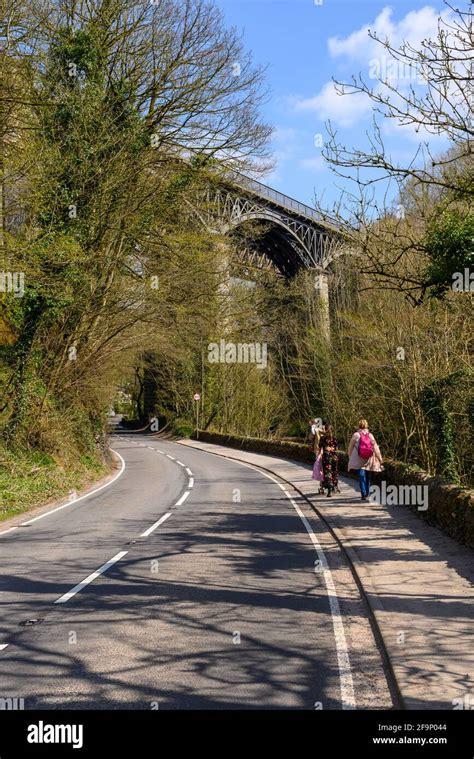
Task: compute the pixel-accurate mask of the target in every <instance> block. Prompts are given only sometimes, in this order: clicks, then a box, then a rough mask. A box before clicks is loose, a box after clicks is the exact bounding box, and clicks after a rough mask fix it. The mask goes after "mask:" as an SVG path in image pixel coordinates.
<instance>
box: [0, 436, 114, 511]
mask: <svg viewBox="0 0 474 759" xmlns="http://www.w3.org/2000/svg"><path fill="white" fill-rule="evenodd" d="M110 470H111V465H110V464H108V463H106V462H104V461H103V460H101V459H100V458H99V456H97V457H95V456H92V455H82V456H78V457H77V459H76V460H74V461H73V462H72V463H71V462H68V464H67V466H66V465H64V464H62V463H60V462H57V461H56V460H55V459H54V458H53V457H52V456H49V455H48V454H47V453H41V452H39V451H15V452H12V451H10V450H6V449H5V448H4V447H3V446H1V445H0V522H1V521H3V520H5V519H9V518H10V517H13V516H16V515H17V514H21V513H23V512H26V511H29V510H30V509H32V508H33V507H34V506H41V505H42V504H44V503H46V502H47V501H49V500H51V499H60V498H64V497H65V496H67V495H69V494H70V493H71V492H72V491H78V490H81V489H83V488H85V487H87V486H88V485H89V484H91V483H92V482H94V480H97V479H99V478H100V477H102V476H104V475H106V474H107V473H108V472H110Z"/></svg>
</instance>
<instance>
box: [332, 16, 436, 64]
mask: <svg viewBox="0 0 474 759" xmlns="http://www.w3.org/2000/svg"><path fill="white" fill-rule="evenodd" d="M439 15H440V14H439V12H438V11H436V10H435V9H434V8H431V7H430V6H425V7H424V8H420V10H418V11H410V12H409V13H407V15H406V16H404V17H403V18H402V19H401V20H400V21H398V22H396V21H394V20H393V8H390V7H385V8H384V9H383V10H382V11H381V12H380V13H379V15H378V16H377V18H376V19H375V21H374V22H373V23H371V24H364V25H363V26H362V27H361V28H360V29H358V30H357V31H355V32H352V34H349V35H348V36H347V37H345V38H344V37H343V38H340V37H330V39H329V40H328V47H329V52H330V54H331V56H332V57H333V58H336V57H337V56H341V55H343V56H346V57H347V58H350V59H352V60H357V61H368V60H369V59H370V58H373V57H374V56H377V55H380V54H381V46H380V44H379V43H377V42H375V41H374V40H372V39H371V38H370V37H369V35H368V31H369V29H370V30H371V31H372V32H375V33H376V34H377V36H378V37H380V38H381V39H383V40H384V39H386V38H387V39H388V40H389V41H390V43H391V45H392V47H399V46H400V45H401V44H402V43H403V42H409V43H410V44H411V45H413V46H414V47H419V46H420V45H421V43H422V42H423V40H426V39H427V38H429V37H431V38H433V37H436V33H437V29H438V19H439ZM441 15H443V16H445V17H446V16H448V15H449V14H448V13H444V14H441Z"/></svg>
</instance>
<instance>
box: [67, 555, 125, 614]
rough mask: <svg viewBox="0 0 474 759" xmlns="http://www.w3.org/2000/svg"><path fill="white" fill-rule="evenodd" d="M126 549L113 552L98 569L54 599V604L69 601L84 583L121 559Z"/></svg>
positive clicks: (83, 586)
mask: <svg viewBox="0 0 474 759" xmlns="http://www.w3.org/2000/svg"><path fill="white" fill-rule="evenodd" d="M127 553H128V551H120V553H117V554H115V556H112V558H111V559H109V561H107V562H106V563H105V564H102V566H101V567H99V569H97V570H96V571H95V572H93V573H92V574H91V575H89V576H88V577H86V579H85V580H83V581H82V582H80V583H79V584H78V585H75V586H74V587H73V588H72V589H71V590H69V591H68V592H67V593H64V595H63V596H61V597H60V598H58V599H57V601H55V602H54V603H55V604H65V603H66V601H69V599H70V598H72V597H73V596H75V595H76V593H79V592H80V591H81V590H82V589H83V588H85V587H86V585H90V583H91V582H94V580H96V579H97V578H98V577H100V575H102V574H104V572H107V570H108V569H109V568H110V567H111V566H112V565H113V564H116V563H117V561H120V559H123V557H124V556H126V555H127Z"/></svg>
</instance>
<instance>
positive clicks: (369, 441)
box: [347, 419, 383, 501]
mask: <svg viewBox="0 0 474 759" xmlns="http://www.w3.org/2000/svg"><path fill="white" fill-rule="evenodd" d="M347 452H348V454H349V464H348V467H347V468H348V470H349V471H350V470H351V469H356V470H357V471H358V472H359V485H360V494H361V496H362V500H363V501H368V499H369V491H370V472H381V471H382V470H383V459H382V454H381V453H380V448H379V447H378V445H377V441H376V439H375V438H374V436H373V435H372V433H371V432H369V423H368V421H367V419H361V420H360V421H359V429H358V430H357V432H354V434H353V435H352V438H351V442H350V443H349V450H348V451H347Z"/></svg>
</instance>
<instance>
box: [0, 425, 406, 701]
mask: <svg viewBox="0 0 474 759" xmlns="http://www.w3.org/2000/svg"><path fill="white" fill-rule="evenodd" d="M112 447H113V448H114V450H116V451H117V452H118V453H119V454H120V456H121V457H122V458H123V462H124V463H123V472H122V474H121V475H120V476H119V477H118V478H117V479H116V480H115V481H114V482H113V483H112V484H110V485H108V486H107V487H104V488H103V489H102V490H100V491H99V492H97V493H96V494H93V495H91V496H89V497H87V498H84V499H82V500H79V501H77V502H73V503H71V504H68V505H67V506H66V507H65V508H62V509H60V510H58V511H55V512H54V513H49V512H50V511H51V510H52V509H51V508H50V509H47V510H46V511H45V510H44V509H43V510H41V511H39V512H35V513H32V514H29V515H27V516H26V517H23V519H22V520H21V521H22V523H23V524H24V523H25V522H26V523H27V524H26V525H25V526H19V520H16V521H15V522H14V523H2V524H1V525H0V607H1V618H0V708H1V703H2V702H1V699H8V698H17V699H23V700H24V701H23V704H24V708H26V709H41V708H57V709H84V708H94V709H258V708H260V709H262V708H263V709H281V708H284V709H311V710H312V709H320V708H322V709H341V708H344V709H350V708H359V709H360V708H362V709H364V708H378V709H383V708H391V706H392V701H391V698H390V694H389V691H388V687H387V683H386V679H385V674H384V671H383V666H382V661H381V656H380V654H379V651H378V649H377V646H376V645H375V642H374V639H373V635H372V631H371V628H370V624H369V622H368V615H367V610H366V607H365V604H364V602H363V600H362V599H361V598H360V596H359V591H358V589H357V586H356V584H355V582H354V580H353V578H352V576H351V573H350V571H349V569H348V566H347V564H346V560H345V558H344V555H343V554H342V552H341V550H340V549H339V547H338V546H337V544H336V543H335V541H334V539H333V538H332V537H331V535H330V534H329V533H328V531H327V529H326V528H325V526H324V524H323V523H322V522H321V521H320V520H319V519H318V518H317V517H316V516H315V514H314V513H313V511H312V510H311V509H310V508H309V506H308V505H307V503H306V502H304V501H303V500H302V499H301V498H300V497H299V496H297V495H296V493H295V492H293V491H291V489H288V488H289V486H286V485H284V484H282V483H281V482H278V481H275V479H272V478H269V476H268V475H265V473H264V472H261V471H259V470H257V469H255V468H251V467H247V466H243V465H241V464H238V463H237V462H234V461H231V460H228V459H225V458H221V457H217V456H214V455H212V454H210V453H207V452H204V451H199V450H196V449H192V448H189V447H184V446H180V445H179V444H177V443H171V442H163V441H161V440H159V439H156V438H153V437H148V436H146V435H143V434H135V435H125V434H121V433H119V434H118V435H116V436H114V437H113V438H112ZM37 516H39V517H40V518H38V519H36V517H37ZM30 520H31V523H30V524H28V522H30ZM35 520H36V521H35ZM12 524H13V527H15V529H11V526H12ZM109 562H110V563H109ZM84 581H85V582H84ZM83 582H84V584H82V585H81V583H83Z"/></svg>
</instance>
